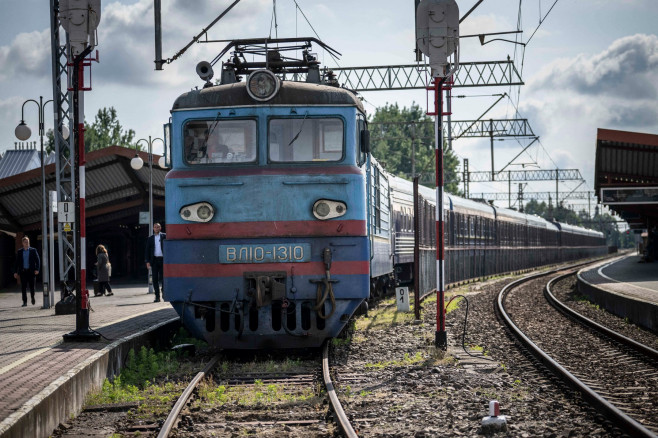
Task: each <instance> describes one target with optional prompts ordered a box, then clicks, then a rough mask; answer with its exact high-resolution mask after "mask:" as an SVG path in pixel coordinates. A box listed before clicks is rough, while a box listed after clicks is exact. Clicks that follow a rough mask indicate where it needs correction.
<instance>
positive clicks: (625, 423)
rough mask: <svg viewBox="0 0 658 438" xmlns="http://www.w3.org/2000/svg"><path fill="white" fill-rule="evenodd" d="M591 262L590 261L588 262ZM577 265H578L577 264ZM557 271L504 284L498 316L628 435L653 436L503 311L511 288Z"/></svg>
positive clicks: (500, 294) (542, 361)
mask: <svg viewBox="0 0 658 438" xmlns="http://www.w3.org/2000/svg"><path fill="white" fill-rule="evenodd" d="M590 263H591V262H590ZM578 266H579V265H578ZM555 272H557V270H553V271H549V272H544V273H542V274H534V275H530V276H528V277H524V278H521V279H519V280H516V281H513V282H512V283H509V284H508V285H506V286H505V287H504V288H503V289H502V290H501V291H500V293H499V294H498V298H497V300H496V309H497V311H498V313H499V314H500V316H501V317H502V318H503V320H504V322H505V323H506V324H507V326H508V328H509V329H510V330H511V331H512V333H513V334H514V336H516V338H517V339H518V340H520V341H521V342H522V343H523V344H524V346H525V347H527V348H528V349H529V351H530V352H531V353H532V354H533V355H534V356H535V357H536V358H537V359H538V360H539V361H540V362H541V363H542V364H544V366H546V367H547V368H548V369H549V370H551V371H552V372H553V373H555V374H556V375H557V376H559V377H561V378H562V379H563V380H564V381H565V382H566V383H567V384H568V385H569V386H571V387H572V388H574V389H575V390H577V391H579V392H580V393H581V394H582V395H583V397H584V398H585V399H586V400H587V401H588V402H589V403H590V404H592V405H593V406H594V407H595V408H596V409H598V410H599V411H600V412H602V413H604V414H605V415H608V416H611V417H612V418H613V419H614V420H616V422H617V425H618V426H619V427H621V428H623V429H624V430H625V432H626V433H629V434H630V435H632V436H634V437H643V438H644V437H651V438H655V437H656V435H654V434H653V433H652V432H651V431H650V430H648V429H646V428H645V427H644V426H642V425H641V424H640V423H638V422H637V421H635V420H634V419H632V418H631V417H629V416H628V415H626V414H624V413H623V412H622V411H620V410H619V409H618V408H617V407H616V406H614V405H613V404H611V403H609V402H608V401H607V400H606V399H605V398H603V397H601V396H600V395H599V394H598V393H596V391H594V390H592V389H591V388H590V387H589V386H587V385H586V384H584V383H583V382H581V381H580V380H579V379H578V378H576V377H575V376H574V375H573V374H571V373H570V372H569V371H567V370H566V369H565V368H564V367H563V366H562V365H560V364H559V363H557V362H556V361H555V360H553V359H552V358H551V357H550V356H549V355H548V354H546V353H545V352H544V351H543V350H542V349H540V348H539V347H538V346H537V345H536V344H535V343H534V342H532V341H531V340H530V339H529V338H528V337H527V336H526V335H525V334H524V333H523V332H522V331H521V329H519V327H517V325H516V324H514V322H512V319H511V318H510V316H509V315H508V314H507V312H505V307H504V305H503V300H504V298H505V296H506V295H507V293H508V292H509V291H510V290H512V289H513V288H515V287H517V286H518V285H520V284H522V283H525V282H527V281H530V280H534V279H535V278H539V277H540V276H545V275H549V274H552V273H555Z"/></svg>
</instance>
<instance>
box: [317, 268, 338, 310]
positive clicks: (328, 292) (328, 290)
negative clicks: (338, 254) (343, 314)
mask: <svg viewBox="0 0 658 438" xmlns="http://www.w3.org/2000/svg"><path fill="white" fill-rule="evenodd" d="M333 282H334V281H332V280H331V274H330V273H329V270H328V269H327V270H326V271H325V278H324V279H323V280H322V281H318V282H317V284H318V286H317V289H316V293H315V299H316V304H315V307H313V310H315V311H316V312H318V316H319V317H320V318H322V319H327V318H329V317H331V315H333V314H334V312H335V311H336V297H335V296H334V287H333V285H332V283H333ZM322 286H324V292H323V291H322ZM327 297H329V298H330V299H331V312H329V314H328V315H323V314H322V313H320V312H319V310H320V309H321V308H322V307H323V306H324V303H325V301H327Z"/></svg>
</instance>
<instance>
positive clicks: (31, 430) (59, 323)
mask: <svg viewBox="0 0 658 438" xmlns="http://www.w3.org/2000/svg"><path fill="white" fill-rule="evenodd" d="M112 291H113V292H114V295H113V296H109V297H108V296H101V297H91V299H90V300H91V309H92V311H91V312H90V316H89V326H90V328H91V329H92V330H95V331H97V332H98V333H100V334H101V335H102V336H101V338H100V340H99V341H96V342H64V341H63V337H62V336H63V335H64V334H67V333H71V332H73V331H74V330H75V328H76V315H75V314H72V315H55V308H54V307H52V308H50V309H44V308H42V306H43V294H42V293H40V292H37V293H36V295H35V296H36V304H35V305H32V304H30V302H29V292H28V305H27V307H21V306H22V304H23V301H22V298H21V293H20V290H10V291H2V292H1V293H0V437H2V438H5V437H48V436H50V435H52V432H53V430H54V429H55V428H56V427H57V426H58V425H59V424H60V423H61V422H66V421H67V420H68V419H70V418H71V416H72V415H77V414H78V413H79V412H80V410H81V408H82V406H83V403H84V399H85V397H86V395H87V393H88V392H89V390H90V389H92V388H100V386H101V385H102V383H103V381H104V380H105V378H107V377H111V376H114V375H115V374H116V373H117V372H118V371H119V370H120V368H121V367H122V364H123V362H124V360H125V359H126V357H127V354H128V352H129V351H130V349H131V348H135V349H138V348H141V346H142V345H149V344H152V343H154V342H156V341H157V339H158V338H159V337H163V338H164V336H165V334H166V333H169V332H172V331H175V330H177V328H178V326H179V322H178V321H179V320H178V315H177V314H176V312H175V311H174V309H173V308H172V307H171V305H170V304H169V303H166V302H159V303H154V302H153V300H154V295H153V294H148V293H147V291H148V288H147V287H146V286H145V285H139V286H137V285H126V286H121V285H114V284H113V285H112ZM56 294H57V296H56V298H57V299H59V293H58V292H57V293H56Z"/></svg>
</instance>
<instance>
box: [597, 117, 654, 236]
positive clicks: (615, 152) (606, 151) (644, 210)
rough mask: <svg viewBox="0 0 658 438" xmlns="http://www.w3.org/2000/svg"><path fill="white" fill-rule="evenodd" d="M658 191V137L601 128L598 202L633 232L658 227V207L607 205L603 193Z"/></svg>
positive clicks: (631, 204)
mask: <svg viewBox="0 0 658 438" xmlns="http://www.w3.org/2000/svg"><path fill="white" fill-rule="evenodd" d="M649 187H658V135H654V134H643V133H638V132H627V131H615V130H612V129H601V128H599V129H598V131H597V135H596V165H595V175H594V190H595V191H596V196H597V197H598V199H599V202H601V203H603V204H606V205H608V207H609V208H610V209H611V210H613V211H615V212H616V213H617V214H619V215H620V216H621V217H622V218H624V219H626V221H627V222H628V223H629V225H630V226H631V228H647V227H651V226H653V225H657V224H658V204H648V203H627V204H607V202H606V200H605V199H603V196H602V194H601V193H602V192H601V189H605V188H620V189H624V188H628V189H631V188H649Z"/></svg>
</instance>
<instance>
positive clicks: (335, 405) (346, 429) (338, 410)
mask: <svg viewBox="0 0 658 438" xmlns="http://www.w3.org/2000/svg"><path fill="white" fill-rule="evenodd" d="M322 378H323V379H324V384H325V386H326V387H327V394H328V395H329V401H330V402H331V407H332V409H333V410H334V413H335V414H336V422H337V423H338V427H340V429H341V430H342V431H343V433H344V434H345V436H346V437H348V438H356V437H358V435H357V434H356V432H355V431H354V428H352V425H351V424H350V420H349V419H348V418H347V415H345V411H344V410H343V407H342V406H341V404H340V400H338V396H337V395H336V391H335V389H334V384H333V383H332V381H331V376H330V375H329V342H326V341H325V343H324V346H323V347H322Z"/></svg>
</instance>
